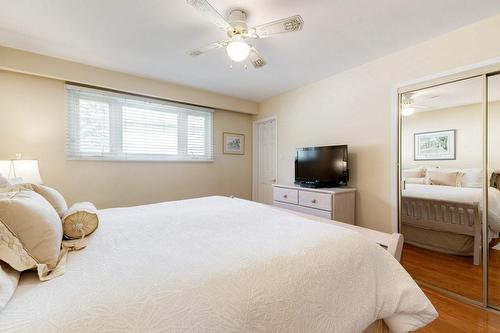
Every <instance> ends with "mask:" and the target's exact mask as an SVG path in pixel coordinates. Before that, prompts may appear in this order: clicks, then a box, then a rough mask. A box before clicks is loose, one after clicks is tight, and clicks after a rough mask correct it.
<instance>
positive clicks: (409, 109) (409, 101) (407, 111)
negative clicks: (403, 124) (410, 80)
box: [401, 93, 428, 116]
mask: <svg viewBox="0 0 500 333" xmlns="http://www.w3.org/2000/svg"><path fill="white" fill-rule="evenodd" d="M414 97H415V93H406V94H404V95H403V98H402V101H401V114H402V115H403V116H410V115H412V114H413V113H414V112H415V111H417V110H419V109H427V108H428V107H427V106H425V105H418V104H415V100H414Z"/></svg>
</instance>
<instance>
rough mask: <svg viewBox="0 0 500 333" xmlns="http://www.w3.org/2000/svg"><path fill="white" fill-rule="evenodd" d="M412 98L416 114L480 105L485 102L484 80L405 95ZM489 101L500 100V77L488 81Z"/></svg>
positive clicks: (451, 84) (472, 79)
mask: <svg viewBox="0 0 500 333" xmlns="http://www.w3.org/2000/svg"><path fill="white" fill-rule="evenodd" d="M405 97H411V98H412V99H413V104H412V105H413V106H416V107H417V109H416V110H415V111H416V112H426V111H432V110H440V109H445V108H452V107H458V106H463V105H471V104H479V103H481V102H482V101H483V80H482V78H481V77H475V78H471V79H466V80H461V81H456V82H452V83H447V84H443V85H439V86H435V87H430V88H426V89H421V90H418V91H415V92H411V93H407V94H404V96H403V98H405ZM488 100H489V101H490V102H496V101H499V100H500V75H494V76H491V77H490V78H489V79H488Z"/></svg>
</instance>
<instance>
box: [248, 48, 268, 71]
mask: <svg viewBox="0 0 500 333" xmlns="http://www.w3.org/2000/svg"><path fill="white" fill-rule="evenodd" d="M248 59H250V62H251V63H252V65H253V67H255V68H262V67H264V66H265V65H266V64H267V62H266V61H265V60H264V58H262V56H261V55H260V54H259V52H257V50H256V49H255V47H253V46H252V47H251V48H250V53H249V54H248Z"/></svg>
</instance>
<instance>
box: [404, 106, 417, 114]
mask: <svg viewBox="0 0 500 333" xmlns="http://www.w3.org/2000/svg"><path fill="white" fill-rule="evenodd" d="M415 110H416V109H415V108H413V107H405V108H403V109H402V110H401V114H402V115H403V116H411V115H412V114H413V113H414V112H415Z"/></svg>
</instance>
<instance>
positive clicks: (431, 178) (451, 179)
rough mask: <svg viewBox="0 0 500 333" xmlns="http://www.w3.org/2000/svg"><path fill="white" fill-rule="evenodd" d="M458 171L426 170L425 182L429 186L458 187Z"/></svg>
mask: <svg viewBox="0 0 500 333" xmlns="http://www.w3.org/2000/svg"><path fill="white" fill-rule="evenodd" d="M461 176H462V173H461V172H460V171H443V170H439V169H434V170H427V177H426V182H427V183H428V184H430V185H446V186H460V178H461Z"/></svg>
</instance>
